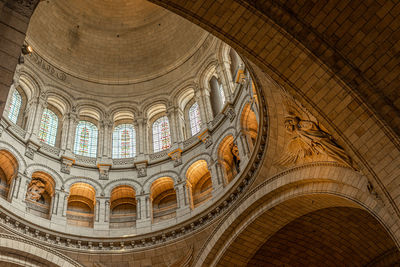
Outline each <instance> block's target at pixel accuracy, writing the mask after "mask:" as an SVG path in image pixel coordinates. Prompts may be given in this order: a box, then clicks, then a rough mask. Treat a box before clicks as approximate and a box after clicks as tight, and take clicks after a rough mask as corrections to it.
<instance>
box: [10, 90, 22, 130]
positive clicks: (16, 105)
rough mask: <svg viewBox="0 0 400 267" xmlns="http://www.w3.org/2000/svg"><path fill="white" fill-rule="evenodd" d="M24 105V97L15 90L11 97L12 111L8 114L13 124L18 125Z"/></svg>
mask: <svg viewBox="0 0 400 267" xmlns="http://www.w3.org/2000/svg"><path fill="white" fill-rule="evenodd" d="M21 105H22V97H21V95H20V94H19V93H18V91H17V90H14V92H13V94H12V97H11V104H10V111H9V113H8V118H9V119H10V120H11V121H12V122H13V123H17V120H18V114H19V110H20V109H21Z"/></svg>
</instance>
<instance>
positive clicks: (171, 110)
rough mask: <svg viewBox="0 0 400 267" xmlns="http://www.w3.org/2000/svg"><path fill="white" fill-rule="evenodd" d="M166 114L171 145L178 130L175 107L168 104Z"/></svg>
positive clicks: (176, 137) (175, 138)
mask: <svg viewBox="0 0 400 267" xmlns="http://www.w3.org/2000/svg"><path fill="white" fill-rule="evenodd" d="M167 116H168V122H169V130H170V134H171V145H172V144H174V143H176V142H177V140H178V136H177V135H178V134H177V133H178V131H177V129H176V121H175V107H173V106H170V107H168V108H167Z"/></svg>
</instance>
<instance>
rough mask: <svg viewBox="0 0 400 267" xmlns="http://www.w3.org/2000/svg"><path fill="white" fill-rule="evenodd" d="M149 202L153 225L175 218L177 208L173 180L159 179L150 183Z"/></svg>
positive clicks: (168, 178) (167, 178)
mask: <svg viewBox="0 0 400 267" xmlns="http://www.w3.org/2000/svg"><path fill="white" fill-rule="evenodd" d="M150 200H151V205H152V219H153V223H157V222H159V221H163V220H167V219H171V218H175V217H176V209H177V207H178V204H177V203H178V202H177V195H176V192H175V188H174V179H172V178H171V177H159V178H157V179H156V180H155V181H153V182H152V183H151V187H150Z"/></svg>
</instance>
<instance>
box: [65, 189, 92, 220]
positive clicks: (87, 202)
mask: <svg viewBox="0 0 400 267" xmlns="http://www.w3.org/2000/svg"><path fill="white" fill-rule="evenodd" d="M95 196H96V190H95V189H94V188H93V187H92V186H91V185H89V184H86V183H75V184H73V185H72V186H71V188H70V191H69V197H68V204H67V224H69V225H75V226H81V227H93V224H94V215H95V206H96V198H95Z"/></svg>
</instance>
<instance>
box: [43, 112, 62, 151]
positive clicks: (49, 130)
mask: <svg viewBox="0 0 400 267" xmlns="http://www.w3.org/2000/svg"><path fill="white" fill-rule="evenodd" d="M57 127H58V117H57V115H56V114H55V113H54V112H53V111H51V110H50V109H47V108H46V109H45V110H44V111H43V115H42V120H41V121H40V129H39V140H40V141H42V142H44V143H46V144H49V145H51V146H54V145H55V144H56V136H57Z"/></svg>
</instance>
